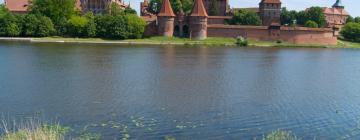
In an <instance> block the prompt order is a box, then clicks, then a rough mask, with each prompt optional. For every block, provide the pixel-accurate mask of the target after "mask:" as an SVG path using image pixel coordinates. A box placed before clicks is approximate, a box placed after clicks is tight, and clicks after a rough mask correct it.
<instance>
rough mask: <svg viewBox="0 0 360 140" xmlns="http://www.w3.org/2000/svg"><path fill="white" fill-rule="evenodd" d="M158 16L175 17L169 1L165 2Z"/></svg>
mask: <svg viewBox="0 0 360 140" xmlns="http://www.w3.org/2000/svg"><path fill="white" fill-rule="evenodd" d="M158 16H164V17H175V14H174V11H173V10H172V8H171V5H170V1H169V0H163V3H162V5H161V9H160V12H159V14H158Z"/></svg>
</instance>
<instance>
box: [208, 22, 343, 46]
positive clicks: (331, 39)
mask: <svg viewBox="0 0 360 140" xmlns="http://www.w3.org/2000/svg"><path fill="white" fill-rule="evenodd" d="M207 29H208V37H237V36H243V37H245V38H249V39H254V40H263V41H277V40H281V41H285V42H289V43H295V44H319V45H336V43H337V38H336V36H334V34H333V31H332V29H330V28H321V29H314V28H304V27H296V28H292V27H281V28H280V29H278V30H276V29H269V27H268V26H241V25H215V24H214V25H208V28H207Z"/></svg>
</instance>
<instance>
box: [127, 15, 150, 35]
mask: <svg viewBox="0 0 360 140" xmlns="http://www.w3.org/2000/svg"><path fill="white" fill-rule="evenodd" d="M125 19H126V24H127V32H128V36H127V38H141V37H142V35H143V33H144V31H145V26H146V23H145V21H144V20H142V19H141V18H139V17H137V15H126V16H125Z"/></svg>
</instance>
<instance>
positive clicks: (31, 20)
mask: <svg viewBox="0 0 360 140" xmlns="http://www.w3.org/2000/svg"><path fill="white" fill-rule="evenodd" d="M40 23H41V22H40V21H39V20H38V18H37V17H36V15H34V14H28V15H25V17H24V19H23V21H22V28H23V30H22V35H23V36H35V35H36V31H37V29H38V25H39V24H40Z"/></svg>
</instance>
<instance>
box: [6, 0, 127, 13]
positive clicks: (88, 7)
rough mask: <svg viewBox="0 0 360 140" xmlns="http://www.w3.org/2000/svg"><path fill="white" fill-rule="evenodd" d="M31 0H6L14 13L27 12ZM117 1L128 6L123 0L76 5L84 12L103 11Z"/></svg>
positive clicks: (86, 0) (80, 1)
mask: <svg viewBox="0 0 360 140" xmlns="http://www.w3.org/2000/svg"><path fill="white" fill-rule="evenodd" d="M29 1H30V0H5V6H6V8H8V9H9V11H10V12H13V13H27V12H28V8H29V5H30V3H29ZM112 3H115V4H116V5H118V6H119V7H122V8H126V7H127V5H126V4H125V3H124V2H123V0H76V3H75V7H76V8H77V9H78V10H81V11H82V12H84V13H86V12H89V11H90V12H93V13H95V14H96V13H103V12H105V11H106V10H107V9H108V7H109V6H110V5H111V4H112Z"/></svg>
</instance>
